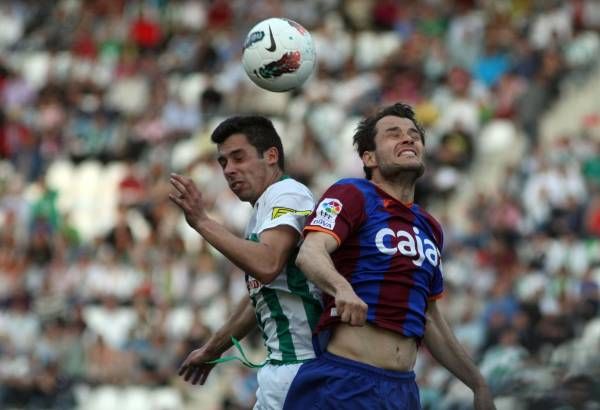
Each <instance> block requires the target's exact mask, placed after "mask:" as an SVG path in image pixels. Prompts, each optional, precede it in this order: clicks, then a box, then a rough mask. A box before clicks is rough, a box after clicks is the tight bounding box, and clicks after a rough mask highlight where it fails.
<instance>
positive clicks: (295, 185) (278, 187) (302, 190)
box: [265, 178, 312, 196]
mask: <svg viewBox="0 0 600 410" xmlns="http://www.w3.org/2000/svg"><path fill="white" fill-rule="evenodd" d="M285 193H299V194H309V195H311V196H312V193H311V192H310V189H308V187H307V186H306V185H304V184H303V183H301V182H299V181H296V180H295V179H293V178H286V179H283V180H281V181H277V182H275V183H274V184H271V185H270V186H269V187H268V188H267V189H266V190H265V195H280V194H285Z"/></svg>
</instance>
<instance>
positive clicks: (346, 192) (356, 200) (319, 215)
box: [304, 184, 365, 244]
mask: <svg viewBox="0 0 600 410" xmlns="http://www.w3.org/2000/svg"><path fill="white" fill-rule="evenodd" d="M364 205H365V204H364V196H363V194H362V193H361V192H360V191H359V190H358V189H357V188H356V187H355V186H353V185H352V184H335V185H333V186H331V187H330V188H329V189H328V190H327V191H326V192H325V193H324V194H323V196H322V197H321V199H320V200H319V203H318V204H317V206H316V207H315V210H314V211H313V212H312V214H311V215H310V216H309V217H308V220H307V221H306V226H305V227H304V234H305V235H306V234H307V233H308V232H311V231H321V232H326V233H329V234H330V235H332V236H333V237H334V238H335V239H336V240H337V242H338V244H340V243H342V242H343V241H344V240H345V239H346V238H347V237H348V236H349V235H350V233H352V232H353V231H354V230H355V229H356V228H357V227H358V226H360V225H361V224H362V222H363V221H364V218H365V211H364V208H365V206H364Z"/></svg>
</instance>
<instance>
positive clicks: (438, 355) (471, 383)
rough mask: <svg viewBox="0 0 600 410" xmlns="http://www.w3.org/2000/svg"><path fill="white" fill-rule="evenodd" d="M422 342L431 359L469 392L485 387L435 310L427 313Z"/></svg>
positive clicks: (466, 354)
mask: <svg viewBox="0 0 600 410" xmlns="http://www.w3.org/2000/svg"><path fill="white" fill-rule="evenodd" d="M424 341H425V345H426V346H427V348H428V349H429V351H430V352H431V354H432V355H433V357H434V358H435V359H436V360H437V361H438V362H440V363H441V364H442V365H443V366H444V367H445V368H446V369H448V370H449V371H450V372H452V374H454V375H455V376H456V377H458V378H459V379H460V380H461V381H462V382H463V383H465V384H466V385H467V386H468V387H469V388H470V389H471V390H473V391H475V390H477V389H479V388H482V387H485V386H486V384H485V380H484V378H483V376H482V375H481V373H480V372H479V369H478V368H477V366H476V365H475V363H474V362H473V360H472V359H471V358H470V357H469V355H468V353H467V351H466V350H465V349H464V348H463V347H462V346H461V344H460V343H459V341H458V340H457V339H456V337H455V336H454V334H453V332H452V330H451V329H450V327H449V326H448V324H447V323H446V321H445V320H444V318H443V317H442V315H441V313H440V312H439V310H437V308H436V309H435V310H434V311H433V312H430V311H428V313H427V325H426V328H425V338H424Z"/></svg>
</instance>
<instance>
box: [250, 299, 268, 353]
mask: <svg viewBox="0 0 600 410" xmlns="http://www.w3.org/2000/svg"><path fill="white" fill-rule="evenodd" d="M250 300H251V301H252V306H254V315H255V316H256V324H257V325H258V328H259V329H260V334H261V335H262V338H263V341H264V345H265V347H266V348H267V357H270V356H271V353H273V352H272V350H271V347H269V345H268V344H267V334H266V333H265V325H266V320H264V319H263V318H261V317H260V315H259V314H258V310H256V298H255V297H251V298H250Z"/></svg>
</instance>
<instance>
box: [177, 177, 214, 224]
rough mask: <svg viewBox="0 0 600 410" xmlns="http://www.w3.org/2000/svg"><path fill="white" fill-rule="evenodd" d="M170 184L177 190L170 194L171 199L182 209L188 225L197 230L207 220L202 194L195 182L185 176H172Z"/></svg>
mask: <svg viewBox="0 0 600 410" xmlns="http://www.w3.org/2000/svg"><path fill="white" fill-rule="evenodd" d="M169 182H171V185H172V186H173V188H175V191H174V192H171V193H170V194H169V199H170V200H171V201H173V202H174V203H175V204H176V205H177V206H178V207H179V208H181V210H182V211H183V213H184V214H185V220H186V221H187V223H188V224H189V225H190V226H191V227H192V228H197V227H198V225H199V223H200V221H202V220H203V219H204V218H206V210H205V208H204V200H203V199H202V194H201V193H200V191H199V190H198V188H197V187H196V185H195V184H194V182H193V181H192V180H191V179H190V178H188V177H185V176H183V175H178V174H171V178H170V179H169Z"/></svg>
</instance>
